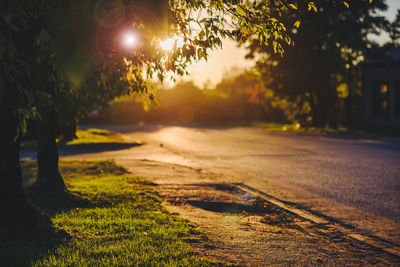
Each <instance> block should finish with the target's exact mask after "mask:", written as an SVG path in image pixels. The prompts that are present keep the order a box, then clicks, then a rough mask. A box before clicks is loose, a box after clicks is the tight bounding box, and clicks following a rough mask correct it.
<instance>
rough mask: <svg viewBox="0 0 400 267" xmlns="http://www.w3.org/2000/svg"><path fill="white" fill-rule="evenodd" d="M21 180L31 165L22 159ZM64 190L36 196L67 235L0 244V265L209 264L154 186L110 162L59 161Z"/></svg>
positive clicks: (29, 176)
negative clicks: (192, 247) (38, 241)
mask: <svg viewBox="0 0 400 267" xmlns="http://www.w3.org/2000/svg"><path fill="white" fill-rule="evenodd" d="M22 164H23V170H24V180H25V181H26V182H29V181H31V180H32V175H34V173H35V170H34V169H35V168H36V166H35V163H34V162H32V161H28V162H23V163H22ZM60 169H61V172H62V174H63V177H64V178H65V182H66V184H67V187H68V190H69V192H68V193H65V194H56V195H54V194H49V195H47V196H40V197H38V196H37V197H35V198H34V201H35V202H36V203H37V204H38V205H39V206H40V207H41V208H42V209H43V210H44V211H45V212H46V213H47V214H49V215H50V217H51V219H52V221H53V223H54V225H55V226H56V227H57V228H60V229H63V230H65V231H67V232H68V233H69V234H70V236H71V238H70V239H66V238H64V239H62V238H58V239H57V238H49V239H46V240H44V241H42V242H41V243H34V242H32V243H31V242H27V241H12V242H11V241H9V242H6V243H0V266H111V265H112V266H132V265H144V266H153V265H157V266H159V265H161V266H164V265H166V266H177V265H210V264H212V263H213V262H212V261H210V260H208V259H204V258H199V257H197V256H196V255H195V254H194V252H193V251H192V249H191V246H190V245H189V243H191V242H198V241H200V240H202V239H204V235H202V234H201V233H199V232H198V231H197V230H196V229H195V228H194V227H193V226H192V225H190V224H189V222H188V221H186V220H184V219H181V218H180V217H179V216H178V215H177V214H172V213H169V212H168V211H167V210H165V209H164V208H163V207H162V205H161V203H160V198H159V196H158V194H157V191H155V189H154V186H153V185H152V184H151V183H149V182H147V181H145V180H142V179H141V178H139V177H133V176H129V175H128V174H127V173H126V171H125V170H124V169H123V168H122V167H120V166H117V165H116V164H114V163H113V162H112V161H61V162H60Z"/></svg>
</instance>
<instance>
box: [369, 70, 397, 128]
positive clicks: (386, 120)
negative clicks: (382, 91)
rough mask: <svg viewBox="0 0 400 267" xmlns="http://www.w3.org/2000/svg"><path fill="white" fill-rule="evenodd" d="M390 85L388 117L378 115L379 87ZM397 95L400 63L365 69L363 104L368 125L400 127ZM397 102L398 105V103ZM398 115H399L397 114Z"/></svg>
mask: <svg viewBox="0 0 400 267" xmlns="http://www.w3.org/2000/svg"><path fill="white" fill-rule="evenodd" d="M382 84H387V85H388V92H389V101H388V108H389V111H388V116H382V115H377V113H376V112H375V105H374V104H375V103H376V101H379V99H377V93H376V91H375V90H377V87H378V86H379V85H382ZM396 94H400V62H386V63H384V62H382V63H374V64H369V65H366V66H365V67H364V69H363V103H364V110H363V111H364V120H365V122H366V123H367V124H370V125H377V126H396V127H397V126H398V127H400V115H399V114H398V113H397V112H396V111H397V110H398V108H396V106H399V105H400V103H399V101H398V100H396V99H399V98H398V97H397V98H396ZM396 102H397V103H396ZM396 113H397V114H396Z"/></svg>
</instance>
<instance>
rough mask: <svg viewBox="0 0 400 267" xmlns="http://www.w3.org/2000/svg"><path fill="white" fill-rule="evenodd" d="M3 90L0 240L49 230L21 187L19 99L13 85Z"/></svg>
mask: <svg viewBox="0 0 400 267" xmlns="http://www.w3.org/2000/svg"><path fill="white" fill-rule="evenodd" d="M4 90H5V91H4V95H3V99H2V100H3V101H2V103H0V105H1V107H0V112H1V113H0V128H1V131H0V240H1V239H13V238H39V237H41V236H42V235H44V234H50V233H51V232H52V224H51V221H50V219H49V218H48V217H47V216H46V215H44V214H43V212H41V211H40V209H38V208H37V207H36V206H35V205H34V204H33V203H32V202H30V201H29V200H28V199H27V197H26V195H25V192H24V190H23V186H22V175H21V166H20V162H19V150H20V135H19V133H18V125H19V121H18V119H19V118H18V115H17V113H16V107H18V102H19V100H20V98H19V97H18V93H17V92H18V90H17V89H16V88H13V87H12V88H5V89H4Z"/></svg>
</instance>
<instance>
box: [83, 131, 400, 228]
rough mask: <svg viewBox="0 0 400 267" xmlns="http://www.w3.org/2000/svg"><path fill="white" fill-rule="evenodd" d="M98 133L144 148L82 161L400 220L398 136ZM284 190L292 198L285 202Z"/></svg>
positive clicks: (214, 132)
mask: <svg viewBox="0 0 400 267" xmlns="http://www.w3.org/2000/svg"><path fill="white" fill-rule="evenodd" d="M103 128H107V129H110V130H113V131H117V132H121V133H123V134H125V135H127V136H128V137H129V138H131V139H132V140H141V141H144V143H145V144H144V145H143V146H140V147H132V148H129V149H125V150H120V151H108V152H107V151H105V152H103V153H96V154H92V155H87V157H97V158H99V157H102V158H104V157H110V158H119V159H130V158H132V159H148V160H156V161H163V162H170V163H176V164H180V165H185V166H191V167H195V168H199V169H200V168H201V169H202V170H205V171H210V172H212V173H215V174H217V175H219V176H220V177H224V176H225V177H231V178H232V179H233V178H235V179H237V180H239V181H242V182H244V183H246V184H248V185H250V186H252V187H255V188H257V189H259V190H261V191H264V192H268V193H271V192H272V194H273V195H274V192H275V193H276V192H281V191H285V190H286V192H288V194H286V195H285V194H281V195H282V198H283V199H285V197H286V198H287V199H288V200H290V201H294V202H299V203H302V204H304V203H305V204H307V201H308V204H309V206H312V205H313V204H315V203H316V202H318V201H319V200H321V201H320V203H319V204H318V205H319V207H318V211H319V212H322V213H324V211H325V210H328V209H329V208H330V209H331V211H332V210H333V211H336V215H337V216H339V215H340V214H338V213H340V212H338V210H339V209H338V208H337V207H336V206H335V205H336V204H338V205H342V206H344V207H349V208H350V211H349V210H347V212H348V213H349V214H350V217H351V216H353V215H352V214H353V213H354V214H355V213H356V211H360V212H361V213H362V214H361V213H360V214H361V215H357V216H355V218H351V219H353V220H359V219H360V218H361V217H365V218H367V217H369V214H371V215H374V216H378V217H379V218H385V219H389V220H390V221H392V222H394V223H395V225H396V224H397V226H398V225H399V224H398V223H399V222H400V142H399V139H394V141H393V140H392V141H387V140H379V139H371V138H349V137H347V138H345V137H326V136H306V135H296V134H290V133H269V132H266V131H264V130H262V129H257V128H244V127H238V128H204V127H201V128H196V127H173V126H146V127H138V126H113V127H111V126H110V127H103ZM80 156H81V157H82V155H80ZM83 156H84V157H85V155H83ZM271 188H275V189H276V188H278V190H275V191H273V190H272V191H271ZM290 192H292V193H293V192H294V193H293V194H291V196H292V197H287V196H288V195H290ZM275 196H277V197H280V195H279V193H276V194H275ZM296 198H297V199H296ZM297 200H298V201H297ZM322 200H327V201H328V202H326V201H325V202H324V201H322ZM310 203H311V204H310ZM324 203H325V204H324ZM324 205H325V206H326V207H324ZM363 212H364V213H363ZM332 214H334V213H331V215H332ZM336 215H335V214H334V215H333V216H336ZM339 217H340V216H339ZM374 220H376V219H374ZM396 228H397V227H396Z"/></svg>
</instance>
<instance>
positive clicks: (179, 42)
mask: <svg viewBox="0 0 400 267" xmlns="http://www.w3.org/2000/svg"><path fill="white" fill-rule="evenodd" d="M175 42H176V46H177V47H182V46H183V43H184V42H183V38H182V37H172V38H168V39H167V40H165V41H161V42H160V46H161V48H162V49H163V50H165V51H171V50H172V48H173V47H174V43H175Z"/></svg>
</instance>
